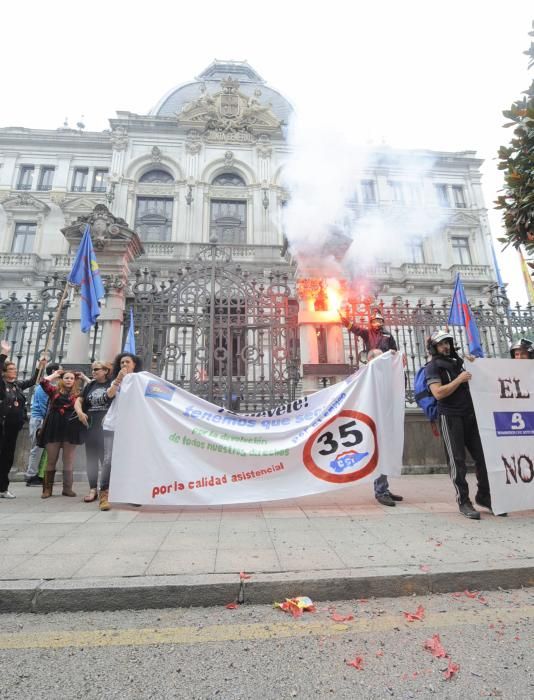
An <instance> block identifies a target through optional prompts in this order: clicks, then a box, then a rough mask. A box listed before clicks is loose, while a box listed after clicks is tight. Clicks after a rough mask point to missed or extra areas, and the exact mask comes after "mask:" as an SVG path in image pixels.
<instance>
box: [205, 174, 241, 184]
mask: <svg viewBox="0 0 534 700" xmlns="http://www.w3.org/2000/svg"><path fill="white" fill-rule="evenodd" d="M211 184H212V185H219V186H220V187H221V186H222V187H228V186H230V187H246V183H245V181H244V180H243V178H242V177H241V175H236V174H235V173H221V175H217V177H216V178H214V179H213V181H212V183H211Z"/></svg>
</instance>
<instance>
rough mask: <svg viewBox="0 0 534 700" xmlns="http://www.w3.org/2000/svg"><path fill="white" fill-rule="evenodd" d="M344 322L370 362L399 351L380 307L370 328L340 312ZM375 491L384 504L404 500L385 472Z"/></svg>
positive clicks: (375, 311) (392, 503) (374, 314)
mask: <svg viewBox="0 0 534 700" xmlns="http://www.w3.org/2000/svg"><path fill="white" fill-rule="evenodd" d="M339 315H340V318H341V322H342V324H343V325H344V326H345V328H347V330H348V331H349V333H353V334H354V335H355V336H356V337H359V338H361V339H362V340H363V344H364V347H365V351H366V353H367V361H368V362H370V361H371V360H372V359H373V358H374V357H376V356H377V355H380V354H382V353H383V352H387V351H388V350H393V351H394V352H397V343H396V342H395V338H394V337H393V336H392V335H391V333H390V332H389V331H387V330H385V328H384V317H383V316H382V314H381V313H380V311H379V310H378V309H374V310H373V311H372V313H371V318H370V322H369V328H362V327H361V326H358V325H356V324H355V323H353V322H352V321H350V320H349V319H348V318H347V317H346V316H343V315H342V314H341V313H340V314H339ZM374 491H375V498H376V500H377V501H378V502H379V503H381V504H382V505H383V506H395V503H396V501H402V500H403V497H402V496H398V495H396V494H394V493H391V491H390V490H389V481H388V478H387V476H386V475H385V474H381V475H380V476H379V477H378V478H377V479H375V481H374Z"/></svg>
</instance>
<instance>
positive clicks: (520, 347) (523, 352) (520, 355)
mask: <svg viewBox="0 0 534 700" xmlns="http://www.w3.org/2000/svg"><path fill="white" fill-rule="evenodd" d="M510 357H511V358H512V360H534V343H533V342H532V340H528V339H527V338H521V339H520V340H516V342H515V343H512V345H510Z"/></svg>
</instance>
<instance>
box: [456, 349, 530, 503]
mask: <svg viewBox="0 0 534 700" xmlns="http://www.w3.org/2000/svg"><path fill="white" fill-rule="evenodd" d="M467 369H468V370H469V371H470V372H471V374H472V375H473V378H472V379H471V381H470V382H469V388H470V389H471V396H472V398H473V404H474V407H475V415H476V418H477V423H478V429H479V432H480V438H481V440H482V447H483V449H484V457H485V459H486V466H487V468H488V477H489V483H490V490H491V503H492V507H493V511H494V512H495V513H508V512H512V511H515V510H527V509H529V508H534V362H533V361H532V360H492V359H479V360H475V362H473V363H468V365H467Z"/></svg>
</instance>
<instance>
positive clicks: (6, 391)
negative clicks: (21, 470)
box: [0, 340, 46, 498]
mask: <svg viewBox="0 0 534 700" xmlns="http://www.w3.org/2000/svg"><path fill="white" fill-rule="evenodd" d="M10 351H11V345H10V344H9V343H8V342H7V341H6V340H2V341H0V368H1V371H0V498H15V496H14V495H13V494H12V493H11V492H10V491H9V489H8V487H9V472H10V470H11V467H12V466H13V460H14V458H15V448H16V446H17V437H18V435H19V432H20V429H21V428H22V426H23V425H24V420H25V418H26V412H25V406H26V397H25V396H24V394H23V392H24V391H25V390H26V389H29V388H30V387H31V386H33V385H34V384H35V382H36V381H37V376H38V371H39V366H42V367H44V365H45V364H46V360H45V359H43V360H40V361H39V364H38V365H37V368H36V369H35V372H34V373H33V376H32V377H30V379H27V380H25V381H23V380H20V381H19V380H17V365H16V364H15V363H14V362H9V361H6V358H7V356H8V354H9V352H10Z"/></svg>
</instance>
